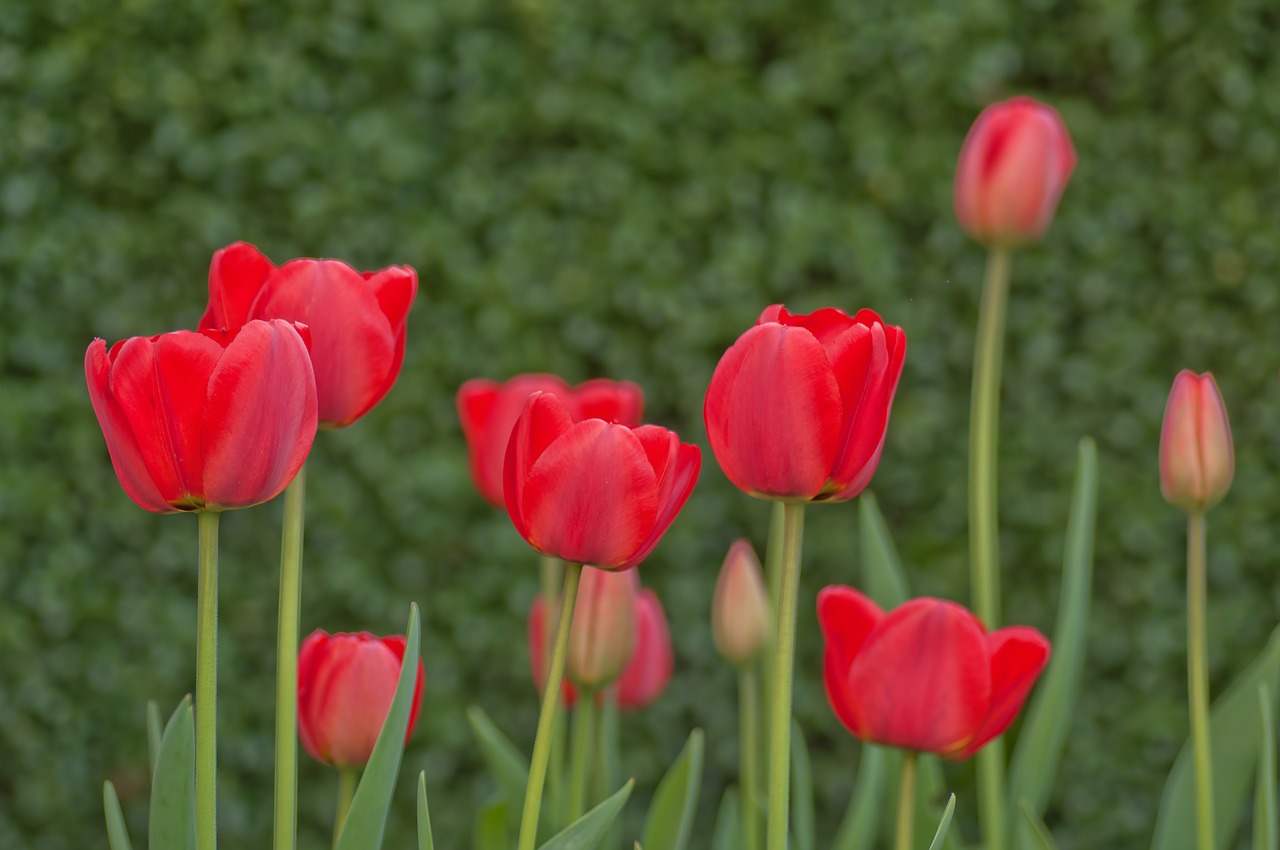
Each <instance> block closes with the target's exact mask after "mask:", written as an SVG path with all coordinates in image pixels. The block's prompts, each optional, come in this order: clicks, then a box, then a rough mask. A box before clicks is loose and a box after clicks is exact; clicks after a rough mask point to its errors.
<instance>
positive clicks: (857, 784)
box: [831, 494, 896, 850]
mask: <svg viewBox="0 0 1280 850" xmlns="http://www.w3.org/2000/svg"><path fill="white" fill-rule="evenodd" d="M863 498H866V494H863ZM895 756H896V754H895V753H892V752H891V751H890V750H888V749H887V748H885V747H879V746H876V745H875V744H863V745H862V757H861V758H860V759H859V760H858V772H857V773H856V774H855V775H854V780H853V795H852V796H851V797H850V798H849V808H848V809H847V810H846V811H845V815H844V819H843V820H842V821H841V822H840V829H839V831H838V832H836V840H835V842H834V843H833V844H832V845H831V848H832V850H870V848H871V847H872V846H873V845H874V844H875V839H876V834H877V833H878V832H879V827H880V812H881V811H882V810H883V809H884V803H883V800H884V790H885V788H886V787H888V783H887V781H886V778H885V775H886V773H887V769H888V766H889V765H888V762H889V761H890V759H892V758H894V757H895Z"/></svg>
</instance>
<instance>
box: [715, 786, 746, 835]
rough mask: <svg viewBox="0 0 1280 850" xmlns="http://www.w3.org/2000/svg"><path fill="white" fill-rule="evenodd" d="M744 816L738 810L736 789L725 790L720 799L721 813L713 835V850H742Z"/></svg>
mask: <svg viewBox="0 0 1280 850" xmlns="http://www.w3.org/2000/svg"><path fill="white" fill-rule="evenodd" d="M741 831H742V816H741V813H740V812H739V810H738V791H737V789H736V788H732V787H730V788H726V789H724V796H723V797H721V798H720V811H718V812H717V813H716V827H715V831H714V832H713V833H712V834H711V850H740V849H741V847H742V839H741V838H740V837H739V834H740V833H741Z"/></svg>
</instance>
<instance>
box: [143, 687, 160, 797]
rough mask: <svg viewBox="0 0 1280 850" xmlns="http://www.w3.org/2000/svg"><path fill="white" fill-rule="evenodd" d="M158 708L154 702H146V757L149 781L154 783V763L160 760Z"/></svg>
mask: <svg viewBox="0 0 1280 850" xmlns="http://www.w3.org/2000/svg"><path fill="white" fill-rule="evenodd" d="M162 734H163V733H162V730H161V728H160V706H158V705H156V701H155V700H153V699H152V700H147V756H148V758H149V760H150V767H151V781H152V782H155V781H156V761H157V760H158V759H159V758H160V738H161V737H162Z"/></svg>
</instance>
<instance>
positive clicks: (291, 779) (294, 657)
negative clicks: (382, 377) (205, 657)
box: [275, 466, 307, 850]
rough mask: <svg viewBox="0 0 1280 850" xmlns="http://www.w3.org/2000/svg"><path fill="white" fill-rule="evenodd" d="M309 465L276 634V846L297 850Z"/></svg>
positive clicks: (286, 556) (300, 488)
mask: <svg viewBox="0 0 1280 850" xmlns="http://www.w3.org/2000/svg"><path fill="white" fill-rule="evenodd" d="M306 473H307V468H306V467H305V466H304V467H303V468H302V469H300V470H298V475H297V477H295V478H294V479H293V482H292V483H291V484H290V485H289V487H288V489H286V490H285V491H284V532H283V533H282V534H281V536H280V614H279V625H278V627H277V628H278V629H279V631H278V632H277V634H276V813H275V850H294V847H295V846H296V844H297V829H298V610H299V608H300V607H301V600H302V578H301V576H302V517H303V506H304V502H305V500H306V492H307V481H306Z"/></svg>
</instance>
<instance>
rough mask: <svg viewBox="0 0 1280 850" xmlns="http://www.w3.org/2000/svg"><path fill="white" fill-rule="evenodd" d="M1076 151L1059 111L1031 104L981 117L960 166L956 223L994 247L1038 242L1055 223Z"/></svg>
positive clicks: (1012, 104) (1021, 101)
mask: <svg viewBox="0 0 1280 850" xmlns="http://www.w3.org/2000/svg"><path fill="white" fill-rule="evenodd" d="M1075 167H1076V152H1075V148H1073V147H1072V145H1071V136H1070V135H1069V134H1068V133H1067V127H1066V125H1065V124H1063V123H1062V118H1061V117H1060V116H1059V115H1058V113H1057V111H1056V110H1055V109H1053V107H1050V106H1046V105H1045V104H1043V103H1040V102H1038V101H1035V100H1032V99H1031V98H1029V97H1015V98H1013V99H1012V100H1006V101H1004V102H1002V103H993V104H992V105H991V106H988V107H987V108H986V109H984V110H983V111H982V114H981V115H979V116H978V120H977V121H975V122H974V124H973V127H971V128H970V129H969V135H968V136H966V137H965V140H964V146H963V147H962V148H961V149H960V161H959V162H958V163H957V164H956V182H955V210H956V218H957V219H959V221H960V226H961V227H962V228H964V230H965V232H966V233H968V234H969V235H970V236H972V237H973V238H974V239H976V240H978V241H979V242H981V243H983V244H984V245H987V246H988V247H1003V248H1011V247H1014V246H1017V245H1021V244H1025V243H1027V242H1035V241H1037V240H1039V239H1040V237H1042V236H1044V234H1045V231H1047V230H1048V229H1049V225H1050V224H1052V223H1053V214H1054V211H1055V210H1056V209H1057V208H1058V199H1059V198H1060V197H1062V191H1063V189H1065V188H1066V187H1067V180H1068V179H1069V178H1070V177H1071V172H1072V171H1073V170H1074V169H1075Z"/></svg>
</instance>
